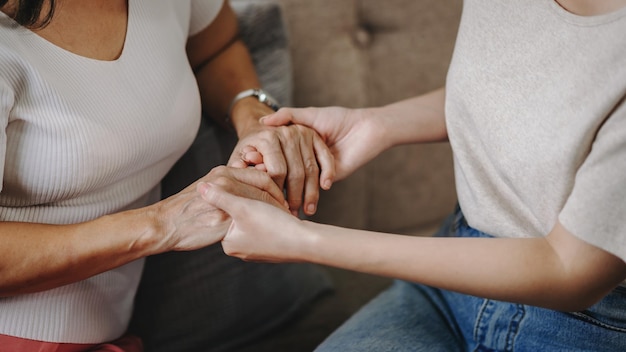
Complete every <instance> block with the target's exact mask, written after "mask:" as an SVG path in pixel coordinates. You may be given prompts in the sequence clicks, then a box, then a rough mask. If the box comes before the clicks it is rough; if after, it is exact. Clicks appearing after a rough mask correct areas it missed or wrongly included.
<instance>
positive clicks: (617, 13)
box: [548, 0, 626, 26]
mask: <svg viewBox="0 0 626 352" xmlns="http://www.w3.org/2000/svg"><path fill="white" fill-rule="evenodd" d="M548 4H549V5H550V8H551V9H552V10H553V11H554V12H555V13H556V14H557V15H558V16H559V17H561V18H562V19H564V20H565V21H567V22H569V23H572V24H576V25H580V26H598V25H603V24H607V23H610V22H614V21H616V20H618V19H620V18H622V17H624V16H626V6H623V7H621V8H619V9H617V10H614V11H611V12H607V13H603V14H599V15H591V16H584V15H577V14H575V13H573V12H570V11H568V10H567V9H566V8H564V7H563V6H561V4H559V2H558V1H557V0H550V1H548Z"/></svg>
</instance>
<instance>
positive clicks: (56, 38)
mask: <svg viewBox="0 0 626 352" xmlns="http://www.w3.org/2000/svg"><path fill="white" fill-rule="evenodd" d="M127 28H128V3H127V0H90V1H84V0H83V1H76V0H65V1H59V3H58V4H57V7H56V9H55V12H54V17H53V18H52V20H51V21H50V23H49V24H48V25H47V26H45V27H43V28H41V29H37V30H36V34H37V35H39V36H40V37H42V38H44V39H45V40H47V41H49V42H50V43H53V44H54V45H56V46H58V47H59V48H62V49H64V50H67V51H69V52H72V53H74V54H76V55H80V56H84V57H88V58H92V59H96V60H103V61H112V60H115V59H117V58H118V57H119V56H120V54H121V52H122V50H123V48H124V44H125V41H126V32H127Z"/></svg>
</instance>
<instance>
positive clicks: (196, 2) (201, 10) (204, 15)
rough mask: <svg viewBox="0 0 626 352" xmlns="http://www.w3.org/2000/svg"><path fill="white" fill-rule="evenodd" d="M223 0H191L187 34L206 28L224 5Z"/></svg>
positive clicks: (190, 34)
mask: <svg viewBox="0 0 626 352" xmlns="http://www.w3.org/2000/svg"><path fill="white" fill-rule="evenodd" d="M224 1H225V0H192V1H191V19H190V23H189V36H192V35H194V34H197V33H198V32H200V31H201V30H203V29H204V28H206V27H207V26H208V25H209V24H210V23H211V22H213V20H214V19H215V17H217V14H218V13H219V12H220V9H221V8H222V6H223V5H224Z"/></svg>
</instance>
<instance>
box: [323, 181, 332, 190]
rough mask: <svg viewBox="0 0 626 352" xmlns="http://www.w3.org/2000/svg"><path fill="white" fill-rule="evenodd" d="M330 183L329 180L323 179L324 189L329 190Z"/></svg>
mask: <svg viewBox="0 0 626 352" xmlns="http://www.w3.org/2000/svg"><path fill="white" fill-rule="evenodd" d="M332 185H333V183H332V181H331V180H326V181H324V189H326V190H329V189H330V187H331V186H332Z"/></svg>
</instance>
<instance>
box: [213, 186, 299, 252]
mask: <svg viewBox="0 0 626 352" xmlns="http://www.w3.org/2000/svg"><path fill="white" fill-rule="evenodd" d="M203 198H204V199H205V200H206V201H207V204H210V205H211V206H213V207H216V208H218V209H221V210H223V211H225V212H226V213H228V214H229V215H230V216H231V218H232V219H233V220H232V224H231V226H230V228H229V229H228V233H227V234H226V236H225V237H224V239H223V240H222V247H223V248H224V253H226V254H227V255H230V256H235V257H238V258H240V259H243V260H246V261H259V262H292V261H300V260H301V258H300V256H299V253H300V252H301V250H302V249H303V248H305V246H306V236H305V235H304V233H303V231H302V229H303V225H304V224H305V223H307V222H306V221H303V220H300V219H298V218H297V217H295V216H293V215H291V214H289V213H288V212H286V211H284V210H283V209H281V208H279V207H276V206H272V205H270V204H268V203H264V202H260V201H258V200H254V199H249V198H244V197H241V196H238V195H236V194H234V193H232V192H229V191H227V190H226V189H224V188H223V187H221V186H219V185H217V184H213V183H209V184H208V188H207V191H206V192H204V193H203Z"/></svg>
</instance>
